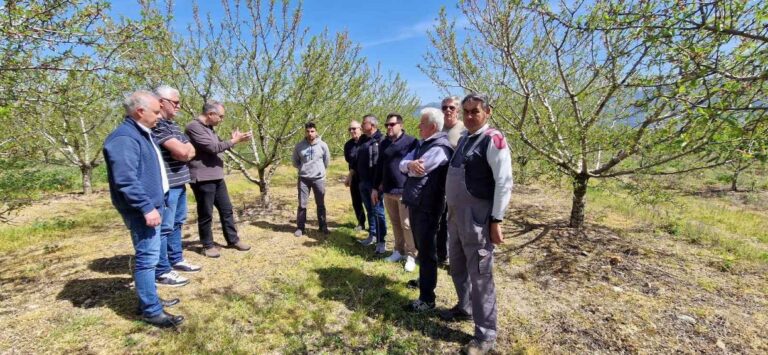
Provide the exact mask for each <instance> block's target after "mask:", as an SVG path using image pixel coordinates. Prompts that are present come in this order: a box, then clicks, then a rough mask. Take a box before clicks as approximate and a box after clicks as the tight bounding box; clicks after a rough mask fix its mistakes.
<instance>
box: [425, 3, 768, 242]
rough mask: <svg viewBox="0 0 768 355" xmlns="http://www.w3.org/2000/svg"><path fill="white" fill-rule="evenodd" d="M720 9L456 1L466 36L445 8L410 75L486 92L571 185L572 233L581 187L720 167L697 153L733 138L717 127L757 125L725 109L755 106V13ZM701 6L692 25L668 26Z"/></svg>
mask: <svg viewBox="0 0 768 355" xmlns="http://www.w3.org/2000/svg"><path fill="white" fill-rule="evenodd" d="M718 4H721V3H713V4H710V3H699V2H696V3H693V4H679V2H671V1H670V2H668V1H627V2H620V3H615V2H611V1H596V2H577V3H576V4H571V3H567V2H561V3H558V4H557V6H552V7H550V6H549V4H547V3H543V2H540V1H530V2H523V1H488V2H477V1H462V2H460V4H459V7H460V9H461V11H462V12H463V14H464V15H465V16H466V17H467V18H468V22H469V26H470V31H468V34H467V38H466V40H465V41H464V42H463V43H459V40H458V39H457V35H456V29H455V23H454V22H451V21H449V19H448V18H447V15H446V13H445V11H443V12H442V13H441V16H440V21H439V23H438V25H437V26H436V27H435V28H434V32H433V33H431V39H432V44H433V47H434V50H433V51H432V52H431V53H429V54H428V55H427V56H426V61H427V64H426V65H425V66H423V67H422V69H423V71H424V72H425V73H426V74H427V75H429V76H430V77H431V78H432V79H433V81H434V82H435V83H437V84H438V85H441V86H443V87H445V86H449V85H455V86H459V87H461V88H463V89H464V90H467V91H473V92H484V93H488V94H489V95H490V96H491V97H492V98H494V99H495V100H494V108H495V111H494V116H493V119H494V122H495V123H496V124H497V125H499V126H500V128H502V129H504V130H506V131H508V132H513V133H514V134H515V136H516V139H519V141H520V142H522V144H524V145H525V146H527V147H529V148H530V149H531V150H532V151H534V152H535V153H536V154H537V155H538V156H539V157H541V158H543V159H545V160H547V161H548V162H550V163H551V164H553V165H555V166H556V167H557V169H558V171H560V172H561V173H562V174H565V175H567V176H569V177H570V178H571V180H572V182H573V190H574V197H573V206H572V209H571V217H570V225H571V226H572V227H581V226H582V224H583V222H584V206H585V200H584V198H585V193H586V190H587V182H588V181H589V179H592V178H610V177H617V176H622V175H633V174H641V173H642V174H676V173H680V172H685V171H692V170H697V169H705V168H709V167H713V166H718V165H721V164H724V163H726V162H728V161H730V160H731V156H729V155H722V154H715V153H714V152H713V151H712V150H709V149H707V148H708V147H710V146H712V145H720V146H723V147H733V146H734V145H737V144H739V142H741V141H742V139H741V138H742V137H732V136H727V135H721V134H718V133H719V132H722V131H723V130H724V129H726V128H727V127H742V128H745V127H751V126H755V125H756V124H757V123H758V122H757V121H756V120H762V119H763V117H762V115H742V116H740V117H739V119H737V118H736V116H735V115H734V112H738V111H751V112H759V111H764V110H765V109H766V108H765V107H763V106H762V105H763V104H764V103H763V102H762V101H761V100H762V98H763V97H765V95H764V94H765V92H764V89H763V86H764V80H762V79H761V78H762V77H763V76H764V75H765V72H764V69H763V68H765V66H764V65H762V66H760V64H761V63H764V60H765V55H766V51H765V46H766V43H765V42H764V41H763V39H762V38H761V37H760V36H758V37H757V39H753V38H752V37H749V36H746V35H744V34H749V33H752V32H753V31H757V32H764V31H765V30H764V29H763V28H761V27H760V26H759V22H756V21H754V19H757V18H760V16H763V15H761V14H764V13H765V11H764V9H765V5H753V6H728V5H722V6H721V5H718ZM710 8H713V9H711V11H714V12H716V13H717V14H718V16H713V17H707V18H706V19H703V20H702V21H704V25H701V24H700V26H682V25H681V22H678V21H675V20H676V19H677V18H678V17H683V18H688V19H695V18H696V16H697V15H698V14H699V11H704V12H706V11H710ZM659 14H665V15H664V16H660V15H659ZM666 14H671V15H669V16H667V15H666ZM736 19H738V20H736ZM750 19H751V20H750ZM731 20H733V21H731ZM713 21H714V22H713ZM729 21H730V22H729ZM683 22H684V21H683ZM710 23H714V24H715V25H717V24H721V23H729V24H731V25H733V26H736V27H735V28H734V30H735V32H734V31H728V30H717V31H715V30H712V28H710V27H711V26H709V24H710ZM717 26H720V25H717ZM717 26H715V28H719V27H717ZM753 37H754V36H753ZM761 41H762V42H761ZM713 63H714V64H713ZM715 64H716V65H715ZM708 65H709V66H708ZM513 140H514V139H513ZM684 158H686V159H687V160H686V161H687V162H688V163H689V164H680V161H681V159H684Z"/></svg>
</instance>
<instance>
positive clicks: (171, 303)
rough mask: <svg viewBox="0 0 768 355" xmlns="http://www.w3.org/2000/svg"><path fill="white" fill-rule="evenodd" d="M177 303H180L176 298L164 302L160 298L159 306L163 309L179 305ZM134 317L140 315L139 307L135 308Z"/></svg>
mask: <svg viewBox="0 0 768 355" xmlns="http://www.w3.org/2000/svg"><path fill="white" fill-rule="evenodd" d="M179 302H181V300H180V299H178V298H171V299H169V300H164V299H162V298H161V299H160V304H161V305H162V306H163V308H165V307H173V306H175V305H177V304H179ZM136 315H139V316H140V315H141V305H138V306H136Z"/></svg>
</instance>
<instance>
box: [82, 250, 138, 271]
mask: <svg viewBox="0 0 768 355" xmlns="http://www.w3.org/2000/svg"><path fill="white" fill-rule="evenodd" d="M132 262H133V256H132V255H127V254H126V255H114V256H110V257H108V258H98V259H94V260H91V262H90V263H89V264H88V269H90V270H92V271H96V272H101V273H105V274H110V275H131V263H132Z"/></svg>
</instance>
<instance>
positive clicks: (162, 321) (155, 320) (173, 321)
mask: <svg viewBox="0 0 768 355" xmlns="http://www.w3.org/2000/svg"><path fill="white" fill-rule="evenodd" d="M141 320H143V321H145V322H147V323H149V324H152V325H154V326H156V327H159V328H170V327H176V326H178V325H179V324H181V323H182V322H184V317H183V316H174V315H173V314H170V313H168V312H166V311H163V313H160V314H158V315H156V316H154V317H141Z"/></svg>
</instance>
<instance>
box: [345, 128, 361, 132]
mask: <svg viewBox="0 0 768 355" xmlns="http://www.w3.org/2000/svg"><path fill="white" fill-rule="evenodd" d="M358 129H360V127H349V128H347V130H348V131H350V132H352V131H357V130H358Z"/></svg>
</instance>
